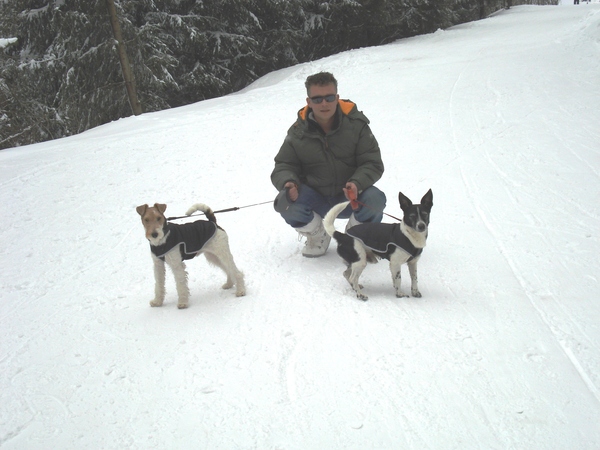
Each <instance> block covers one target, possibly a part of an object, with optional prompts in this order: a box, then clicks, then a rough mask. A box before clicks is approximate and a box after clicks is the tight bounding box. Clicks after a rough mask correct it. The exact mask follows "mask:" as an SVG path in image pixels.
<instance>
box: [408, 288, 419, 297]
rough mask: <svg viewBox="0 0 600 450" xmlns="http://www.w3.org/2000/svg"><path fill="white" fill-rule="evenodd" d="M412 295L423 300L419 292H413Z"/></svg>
mask: <svg viewBox="0 0 600 450" xmlns="http://www.w3.org/2000/svg"><path fill="white" fill-rule="evenodd" d="M410 293H411V294H412V296H413V297H416V298H421V293H420V292H419V291H416V290H414V291H411V292H410Z"/></svg>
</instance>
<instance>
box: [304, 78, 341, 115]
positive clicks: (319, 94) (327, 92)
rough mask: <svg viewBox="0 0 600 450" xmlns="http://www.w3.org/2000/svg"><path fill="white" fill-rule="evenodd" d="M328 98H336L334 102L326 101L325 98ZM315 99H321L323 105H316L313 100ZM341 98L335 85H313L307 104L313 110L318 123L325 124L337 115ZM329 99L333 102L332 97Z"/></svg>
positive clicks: (309, 90)
mask: <svg viewBox="0 0 600 450" xmlns="http://www.w3.org/2000/svg"><path fill="white" fill-rule="evenodd" d="M328 96H334V100H333V101H332V102H328V101H327V100H326V99H325V97H328ZM315 97H316V100H318V99H319V98H321V99H322V101H321V103H316V102H315V101H314V100H313V99H315ZM339 98H340V96H339V95H338V94H337V92H336V89H335V85H334V84H333V83H330V84H325V85H323V86H319V85H312V86H311V87H310V88H309V89H308V97H307V99H306V103H307V104H308V106H309V107H310V108H312V110H313V114H314V115H315V119H316V121H317V122H318V123H325V122H328V121H329V120H330V119H331V118H332V117H333V115H334V114H335V110H336V108H337V104H338V100H339ZM329 99H330V100H331V97H330V98H329Z"/></svg>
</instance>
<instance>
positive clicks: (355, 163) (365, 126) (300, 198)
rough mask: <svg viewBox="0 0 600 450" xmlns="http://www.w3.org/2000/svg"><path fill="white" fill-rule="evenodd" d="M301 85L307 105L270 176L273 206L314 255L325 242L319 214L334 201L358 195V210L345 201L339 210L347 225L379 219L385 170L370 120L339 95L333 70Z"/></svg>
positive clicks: (321, 251) (322, 251)
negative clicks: (274, 194)
mask: <svg viewBox="0 0 600 450" xmlns="http://www.w3.org/2000/svg"><path fill="white" fill-rule="evenodd" d="M305 86H306V92H307V95H308V97H307V99H306V106H305V107H304V108H302V109H301V110H300V111H299V112H298V118H297V120H296V122H295V123H294V125H292V127H291V128H290V129H289V130H288V133H287V136H286V138H285V141H284V142H283V145H282V146H281V149H280V150H279V153H278V154H277V156H276V157H275V168H274V169H273V172H272V173H271V181H272V183H273V185H274V186H275V188H276V189H277V190H279V191H281V193H280V195H279V196H278V199H277V200H276V203H275V207H276V209H277V210H278V212H279V213H280V214H281V216H282V217H283V218H284V219H285V221H286V222H287V223H288V224H289V225H291V226H292V227H294V228H295V229H296V231H298V232H299V233H300V234H301V235H303V236H306V238H307V241H306V245H305V247H304V249H303V251H302V254H303V255H304V256H306V257H318V256H322V255H324V254H325V252H326V251H327V248H328V247H329V242H330V240H331V238H330V237H329V236H328V235H327V233H326V232H325V229H324V228H323V221H322V218H323V217H324V216H325V214H327V211H329V209H330V208H331V207H332V206H333V205H336V204H338V203H340V202H343V201H345V200H346V199H348V200H357V199H358V201H359V202H360V203H358V204H356V203H355V204H354V206H355V207H356V209H354V210H352V208H351V207H350V206H348V208H347V209H346V210H344V211H343V212H342V213H341V214H340V215H339V217H341V218H349V221H348V224H347V226H346V228H349V227H351V226H354V225H356V224H358V223H362V222H381V219H382V217H383V210H384V208H385V202H386V198H385V194H384V193H383V192H381V191H380V190H379V189H377V188H376V187H375V186H373V184H374V183H375V182H376V181H377V180H379V178H381V175H382V174H383V162H382V160H381V152H380V151H379V144H378V143H377V140H376V139H375V137H374V136H373V133H371V129H370V128H369V120H368V119H367V118H366V117H365V115H364V114H363V113H362V112H360V111H358V109H357V107H356V105H355V104H354V103H352V102H351V101H350V100H340V97H339V95H338V93H337V80H336V79H335V78H334V76H333V75H332V74H331V73H328V72H320V73H317V74H315V75H311V76H309V77H308V78H307V79H306V83H305ZM282 196H285V198H283V197H282ZM280 199H281V200H282V201H281V202H278V200H280ZM278 203H279V204H280V206H281V205H283V204H285V207H278V206H277V204H278ZM363 205H366V206H363Z"/></svg>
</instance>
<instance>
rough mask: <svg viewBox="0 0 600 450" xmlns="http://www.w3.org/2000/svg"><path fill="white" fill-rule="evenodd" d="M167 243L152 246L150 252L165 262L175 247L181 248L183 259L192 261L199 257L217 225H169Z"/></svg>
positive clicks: (207, 223)
mask: <svg viewBox="0 0 600 450" xmlns="http://www.w3.org/2000/svg"><path fill="white" fill-rule="evenodd" d="M166 228H167V231H166V233H165V234H166V236H167V241H166V242H165V243H164V244H163V245H159V246H156V247H155V246H153V245H151V246H150V251H151V252H152V253H154V254H155V255H156V257H157V258H160V259H161V260H163V261H164V260H165V255H166V254H167V253H169V252H170V251H171V250H172V249H173V248H174V247H176V246H179V251H180V252H181V258H182V259H184V260H185V259H192V258H193V257H195V256H197V255H198V253H199V252H200V251H201V250H202V248H203V247H204V245H205V244H206V243H207V242H208V241H210V240H211V239H212V238H213V236H214V235H215V232H216V231H217V224H216V223H214V222H209V221H207V220H197V221H196V222H190V223H184V224H174V223H167V225H166Z"/></svg>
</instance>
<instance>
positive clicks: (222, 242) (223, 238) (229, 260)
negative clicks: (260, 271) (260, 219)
mask: <svg viewBox="0 0 600 450" xmlns="http://www.w3.org/2000/svg"><path fill="white" fill-rule="evenodd" d="M209 244H210V246H209V247H207V248H206V253H207V255H208V254H212V255H213V256H214V262H213V263H214V264H215V265H216V266H217V267H220V268H221V269H222V270H223V272H225V273H226V274H227V281H226V282H225V284H224V285H223V286H222V287H223V289H230V288H232V287H233V285H234V284H235V288H236V289H235V295H236V296H237V297H243V296H244V295H246V284H245V282H244V274H243V273H242V272H241V271H240V270H239V269H238V268H237V266H236V265H235V261H234V260H233V255H232V254H231V249H230V248H229V237H228V236H227V233H226V232H225V231H223V230H218V231H217V234H216V236H215V237H214V238H213V240H212V241H211V242H210V243H209ZM207 257H208V256H207Z"/></svg>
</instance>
